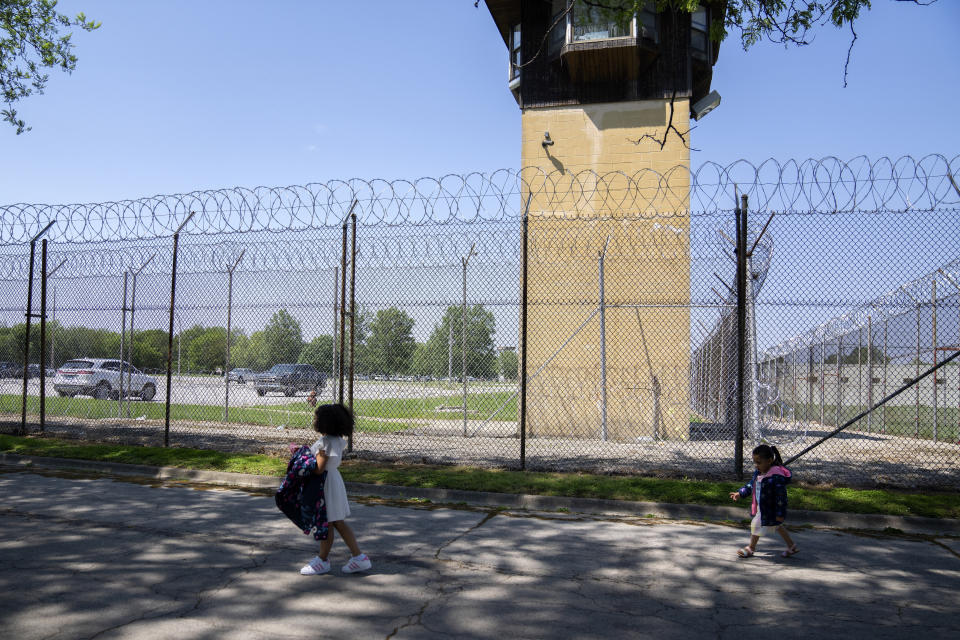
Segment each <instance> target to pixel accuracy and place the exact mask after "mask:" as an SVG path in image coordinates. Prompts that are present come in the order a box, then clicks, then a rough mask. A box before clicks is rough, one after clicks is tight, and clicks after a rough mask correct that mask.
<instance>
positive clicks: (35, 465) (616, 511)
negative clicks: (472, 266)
mask: <svg viewBox="0 0 960 640" xmlns="http://www.w3.org/2000/svg"><path fill="white" fill-rule="evenodd" d="M0 466H7V467H17V468H20V469H49V470H61V471H89V472H94V473H100V474H107V475H113V476H127V477H138V478H151V479H156V480H190V481H193V482H199V483H204V484H215V485H225V486H231V487H243V488H253V489H276V488H277V486H279V481H280V480H279V478H277V477H274V476H258V475H252V474H245V473H228V472H224V471H201V470H197V469H182V468H179V467H153V466H148V465H137V464H122V463H117V462H94V461H89V460H74V459H67V458H47V457H42V456H21V455H15V454H9V453H4V454H0ZM347 491H348V493H350V494H351V495H354V496H374V497H380V498H393V499H411V498H416V499H426V500H430V501H431V502H435V503H440V504H443V503H447V504H461V503H462V504H467V505H469V506H474V507H502V508H507V509H530V510H535V511H559V510H566V511H571V512H576V513H592V514H600V515H628V516H653V517H657V518H669V519H672V520H713V521H722V520H732V521H734V522H739V521H742V520H745V519H747V518H748V512H746V511H745V510H744V509H743V508H738V507H715V506H705V505H696V504H669V503H660V502H631V501H627V500H603V499H598V498H569V497H562V496H536V495H523V494H520V495H518V494H509V493H490V492H486V491H461V490H457V489H427V488H418V487H398V486H394V485H376V484H365V483H360V482H348V483H347ZM789 516H790V524H791V525H793V526H803V525H810V526H815V527H829V528H837V529H864V530H878V531H882V530H884V529H888V528H889V529H897V530H899V531H902V532H904V533H912V534H922V535H934V536H939V535H952V536H960V520H956V519H950V518H943V519H940V518H921V517H917V516H904V517H901V516H888V515H876V514H856V513H837V512H833V511H803V510H798V509H794V510H791V511H790V512H789Z"/></svg>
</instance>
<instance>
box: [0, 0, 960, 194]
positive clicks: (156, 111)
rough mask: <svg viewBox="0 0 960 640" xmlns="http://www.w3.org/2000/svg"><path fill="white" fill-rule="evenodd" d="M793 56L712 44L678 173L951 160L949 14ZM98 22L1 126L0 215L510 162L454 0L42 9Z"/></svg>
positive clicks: (496, 74)
mask: <svg viewBox="0 0 960 640" xmlns="http://www.w3.org/2000/svg"><path fill="white" fill-rule="evenodd" d="M873 4H874V9H873V10H872V11H870V12H868V13H867V14H865V15H864V16H863V18H862V20H861V21H860V23H859V24H858V27H857V33H858V35H859V39H858V41H857V43H856V46H855V47H854V50H853V56H852V59H851V63H850V70H849V71H850V73H849V79H848V80H849V86H848V87H847V88H844V87H843V65H844V59H845V56H846V51H847V47H848V46H849V43H850V34H849V31H844V32H838V31H836V30H835V29H833V28H832V27H831V28H827V29H823V30H819V31H818V32H817V35H816V38H815V41H814V43H813V44H812V45H811V46H809V47H807V48H804V49H800V50H798V49H790V50H784V48H783V47H780V46H775V45H771V44H762V45H758V46H757V47H755V48H753V49H751V50H750V51H749V52H746V53H744V52H743V51H742V50H741V48H740V46H739V43H738V42H737V41H736V40H735V39H730V40H728V41H727V42H725V43H724V44H723V45H722V48H721V52H720V59H719V62H718V64H717V66H716V68H715V75H714V82H713V87H714V88H715V89H717V90H718V91H719V92H720V93H721V94H722V95H723V103H722V105H721V106H720V108H718V109H717V110H715V111H714V112H713V113H711V114H710V115H709V116H708V117H707V118H705V119H704V120H703V121H701V123H700V124H699V126H698V127H697V129H696V130H695V131H694V132H693V147H694V148H696V149H697V150H698V151H696V152H695V153H694V165H698V164H701V163H703V162H706V161H711V160H712V161H716V162H721V163H726V162H729V161H731V160H733V159H736V158H747V159H749V160H752V161H757V162H758V161H760V160H763V159H764V158H768V157H775V158H779V159H787V158H807V157H822V156H827V155H835V156H839V157H841V158H850V157H853V156H856V155H860V154H865V155H867V156H870V157H878V156H883V155H888V156H894V157H896V156H900V155H903V154H911V155H914V156H922V155H925V154H927V153H943V154H946V155H948V156H952V155H955V154H956V153H957V150H958V148H960V144H958V143H960V127H958V126H957V124H956V116H955V112H956V106H957V105H958V104H960V69H958V68H957V65H956V64H955V60H956V58H957V45H956V42H957V31H958V29H960V2H955V1H953V0H941V1H940V2H938V3H936V4H934V5H933V6H930V7H917V6H912V5H910V4H908V3H898V2H894V1H893V0H875V1H874V3H873ZM60 7H61V9H62V10H64V11H65V12H67V13H74V12H77V11H81V10H82V11H84V12H86V14H87V15H88V16H90V17H92V18H94V19H96V20H99V21H101V22H102V23H103V26H102V27H101V29H100V30H98V31H96V32H93V33H91V34H87V33H81V34H77V35H76V36H75V37H74V38H75V42H76V44H77V48H76V53H77V55H78V56H79V58H80V61H79V64H78V66H77V70H76V72H75V73H74V74H73V75H72V76H65V75H63V74H57V73H55V74H52V76H51V80H50V83H49V86H48V89H47V91H46V93H45V95H42V96H36V97H33V98H31V99H28V100H26V101H24V102H23V103H21V104H20V106H19V111H20V115H21V117H24V118H25V119H26V120H27V121H28V124H30V125H31V126H32V127H33V130H32V131H31V132H29V133H27V134H24V135H21V136H16V135H14V131H13V129H12V127H9V126H5V127H2V128H0V144H2V146H3V149H4V153H3V154H2V155H0V175H3V179H2V181H0V202H4V203H8V204H10V203H16V202H29V203H70V202H97V201H110V200H119V199H126V198H135V197H138V196H148V195H155V194H161V193H181V192H187V191H193V190H197V189H207V188H218V187H232V186H244V187H254V186H258V185H267V186H277V185H290V184H302V183H306V182H323V181H327V180H331V179H335V178H351V177H362V178H417V177H420V176H440V175H443V174H445V173H457V172H468V171H474V170H480V171H487V170H493V169H497V168H502V167H514V168H515V167H517V166H518V164H519V137H520V112H519V109H518V108H517V106H516V104H515V102H514V101H513V98H512V97H511V95H510V93H509V91H508V90H507V86H506V82H507V78H506V59H507V52H506V48H505V47H504V45H503V42H502V40H501V39H500V37H499V35H498V34H497V31H496V29H495V28H494V25H493V21H492V19H491V18H490V16H489V13H488V12H487V10H486V8H485V7H484V6H483V4H482V3H481V6H480V8H479V9H475V8H474V6H473V1H472V0H417V2H397V1H396V0H392V1H390V0H380V1H377V0H368V1H367V2H363V3H356V2H303V1H301V2H274V3H269V4H268V3H264V2H250V1H245V0H231V1H229V2H228V1H226V0H206V1H204V2H196V1H187V0H167V1H165V2H163V3H145V2H116V1H114V2H106V1H103V0H99V1H98V0H61V3H60Z"/></svg>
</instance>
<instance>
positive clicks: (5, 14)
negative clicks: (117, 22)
mask: <svg viewBox="0 0 960 640" xmlns="http://www.w3.org/2000/svg"><path fill="white" fill-rule="evenodd" d="M56 6H57V3H56V0H0V34H2V37H0V93H2V95H3V101H4V102H5V103H6V107H7V108H6V109H4V110H3V111H0V114H2V116H3V120H4V121H6V122H8V123H9V124H10V125H11V126H13V127H14V128H15V129H16V132H17V135H20V134H21V133H24V132H26V131H29V130H30V127H28V126H26V123H25V122H24V121H23V120H21V119H20V118H18V117H17V111H16V109H15V108H14V104H15V103H16V102H18V101H19V100H21V99H23V98H26V97H28V96H30V95H31V94H34V93H37V94H42V93H43V90H44V88H45V87H46V84H47V81H48V80H49V76H48V75H47V74H46V73H43V72H42V70H43V69H46V68H53V67H59V68H60V70H62V71H65V72H66V73H72V72H73V70H74V69H75V68H76V66H77V57H76V56H75V55H74V54H73V52H72V50H73V43H72V42H71V36H72V35H73V34H72V33H66V34H64V35H60V29H70V28H71V27H77V28H79V29H83V30H84V31H93V30H95V29H98V28H100V23H99V22H95V21H93V20H88V19H87V17H86V16H85V15H84V14H83V13H79V14H77V16H76V17H75V18H73V19H71V18H68V17H67V16H65V15H63V14H61V13H58V12H57V11H56Z"/></svg>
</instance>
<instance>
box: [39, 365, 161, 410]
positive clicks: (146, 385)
mask: <svg viewBox="0 0 960 640" xmlns="http://www.w3.org/2000/svg"><path fill="white" fill-rule="evenodd" d="M121 377H122V379H121ZM128 377H129V382H128ZM128 385H129V387H128ZM53 389H54V391H56V392H57V393H58V394H59V395H61V396H69V397H73V396H76V395H86V396H93V397H94V398H102V399H106V398H112V399H118V398H119V397H120V390H121V389H123V395H124V396H125V397H127V396H135V397H139V398H140V399H141V400H148V401H149V400H153V398H154V396H155V395H157V380H156V378H154V377H153V376H148V375H145V374H143V373H141V372H140V371H139V370H138V369H137V368H136V367H134V366H131V365H130V363H128V362H124V361H121V360H110V359H107V358H83V359H77V360H68V361H67V362H64V363H63V365H62V366H61V367H60V368H59V369H57V375H56V378H54V381H53Z"/></svg>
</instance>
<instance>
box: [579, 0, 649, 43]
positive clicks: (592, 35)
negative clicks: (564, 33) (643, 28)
mask: <svg viewBox="0 0 960 640" xmlns="http://www.w3.org/2000/svg"><path fill="white" fill-rule="evenodd" d="M632 5H633V3H632V2H627V1H624V0H619V1H618V0H612V1H611V2H610V5H609V7H606V6H604V7H598V6H594V5H585V4H576V6H575V7H574V8H573V11H572V12H571V13H572V14H573V15H572V22H573V41H574V42H583V41H585V40H602V39H604V38H624V37H630V36H633V35H634V21H635V17H634V16H630V14H629V13H627V11H628V10H629V8H630V7H631V6H632Z"/></svg>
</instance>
